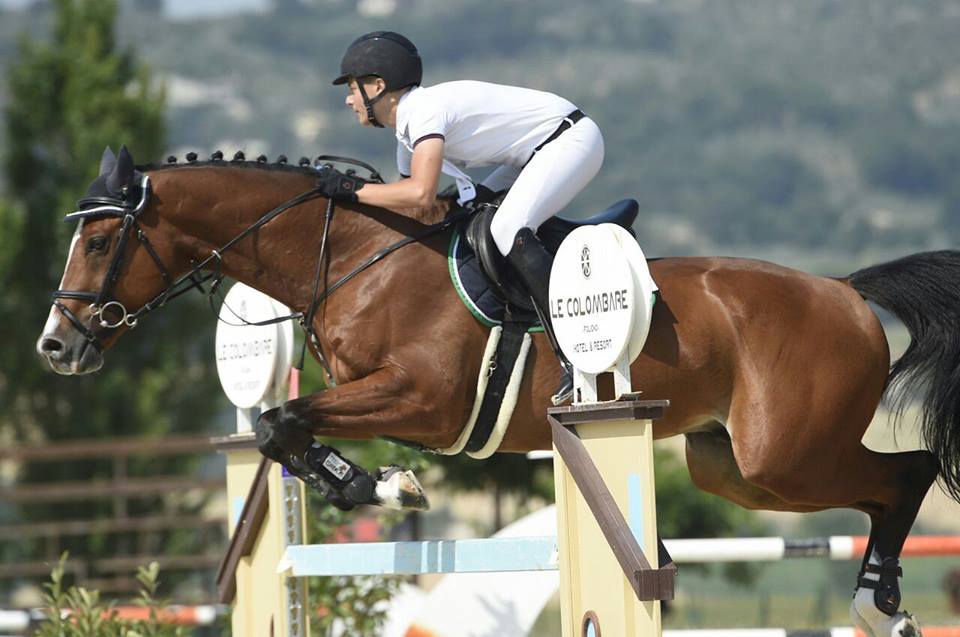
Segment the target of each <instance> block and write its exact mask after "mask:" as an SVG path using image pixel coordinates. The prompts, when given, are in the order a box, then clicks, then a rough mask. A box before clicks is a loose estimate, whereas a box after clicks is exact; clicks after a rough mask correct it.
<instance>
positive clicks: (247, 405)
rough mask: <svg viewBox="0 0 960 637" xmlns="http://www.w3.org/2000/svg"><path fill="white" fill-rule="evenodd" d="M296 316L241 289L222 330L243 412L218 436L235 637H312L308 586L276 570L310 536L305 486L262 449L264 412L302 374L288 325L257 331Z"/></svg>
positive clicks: (220, 356) (224, 373)
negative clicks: (259, 428) (229, 431)
mask: <svg viewBox="0 0 960 637" xmlns="http://www.w3.org/2000/svg"><path fill="white" fill-rule="evenodd" d="M286 314H289V310H288V309H287V308H286V307H284V306H283V305H281V304H280V303H278V302H276V301H274V300H273V299H271V298H269V297H267V296H265V295H263V294H261V293H260V292H257V291H256V290H253V289H252V288H249V287H247V286H245V285H242V284H239V283H238V284H236V285H234V286H233V287H232V288H231V289H230V292H229V293H228V294H227V296H226V299H225V300H224V306H223V307H222V308H221V310H220V319H221V321H222V322H220V323H219V325H218V328H217V343H216V351H217V370H218V372H219V374H220V381H221V384H222V385H223V388H224V391H225V393H226V394H227V397H228V398H229V399H230V400H231V402H232V403H233V404H234V405H235V406H236V408H237V432H236V433H235V434H233V435H230V436H227V437H224V438H215V439H214V441H213V442H214V445H215V446H216V448H217V450H218V451H219V452H221V453H223V454H224V455H225V456H226V458H227V501H228V504H229V507H228V510H229V519H228V532H229V536H230V547H229V549H228V551H227V554H226V555H225V557H224V559H223V562H221V565H220V569H219V572H218V575H217V586H218V597H219V601H220V602H221V603H231V604H232V613H231V627H232V633H231V634H232V635H233V636H234V637H263V636H264V635H277V636H280V635H283V636H284V637H306V636H307V635H308V634H309V625H308V618H307V613H306V605H307V599H306V582H305V580H298V579H293V578H286V577H282V576H280V575H279V574H278V573H277V563H278V562H279V561H280V559H281V557H282V555H283V553H284V551H285V550H286V548H287V546H290V545H292V544H302V543H303V541H304V539H305V519H306V516H305V510H304V506H305V497H304V490H303V483H302V482H300V480H298V479H297V478H295V477H292V476H288V475H285V473H284V471H283V467H282V466H281V465H279V464H276V463H274V462H272V461H270V460H268V459H267V458H264V457H263V456H262V455H261V454H260V452H259V450H258V449H257V445H256V440H255V438H254V433H253V423H254V422H255V418H256V415H257V409H259V411H260V412H261V413H262V412H263V411H265V410H268V409H272V408H274V407H277V406H279V405H280V404H282V402H283V401H284V400H286V399H293V398H296V397H297V395H298V391H299V376H298V374H297V370H292V369H291V368H290V363H291V360H292V357H293V328H292V326H291V325H290V323H289V322H285V323H279V324H275V325H264V326H250V325H245V324H244V321H247V322H257V321H263V320H268V319H272V318H276V317H280V316H284V315H286Z"/></svg>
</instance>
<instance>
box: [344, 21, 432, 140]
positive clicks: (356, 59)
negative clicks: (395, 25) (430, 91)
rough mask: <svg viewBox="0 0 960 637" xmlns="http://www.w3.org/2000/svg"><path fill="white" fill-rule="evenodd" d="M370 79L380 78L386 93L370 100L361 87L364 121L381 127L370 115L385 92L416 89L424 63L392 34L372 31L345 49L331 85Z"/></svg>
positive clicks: (404, 41) (409, 44)
mask: <svg viewBox="0 0 960 637" xmlns="http://www.w3.org/2000/svg"><path fill="white" fill-rule="evenodd" d="M370 75H375V76H377V77H379V78H382V79H383V81H384V83H385V84H386V90H385V91H384V92H383V93H381V94H380V95H377V96H375V97H373V98H369V97H367V93H366V91H365V90H364V88H363V85H362V84H361V85H360V95H361V97H362V98H363V104H364V106H366V108H367V118H368V119H369V120H370V122H371V123H372V124H373V125H374V126H380V127H382V126H383V125H382V124H380V122H378V121H377V119H376V117H374V115H373V105H374V104H375V103H376V102H377V101H378V100H379V99H380V98H381V97H382V96H383V95H384V94H385V93H386V92H387V91H395V90H397V89H401V88H406V87H408V86H414V85H419V84H420V81H421V80H422V78H423V62H422V61H421V60H420V54H419V53H418V52H417V47H415V46H414V45H413V42H411V41H410V40H408V39H407V38H405V37H403V36H402V35H400V34H399V33H394V32H393V31H373V32H372V33H367V34H365V35H361V36H360V37H359V38H357V39H356V40H354V41H353V43H352V44H351V45H350V46H349V47H347V52H346V53H344V55H343V61H341V62H340V75H339V76H338V77H337V78H336V79H335V80H333V83H334V84H346V83H347V82H348V81H349V80H350V78H354V79H360V78H363V77H367V76H370Z"/></svg>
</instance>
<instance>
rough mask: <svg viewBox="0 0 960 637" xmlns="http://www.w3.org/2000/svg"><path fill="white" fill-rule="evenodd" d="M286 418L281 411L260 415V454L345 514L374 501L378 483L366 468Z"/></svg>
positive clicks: (258, 433)
mask: <svg viewBox="0 0 960 637" xmlns="http://www.w3.org/2000/svg"><path fill="white" fill-rule="evenodd" d="M283 418H284V417H283V412H282V408H281V409H279V410H278V409H272V410H270V411H268V412H265V413H263V414H261V416H260V419H259V420H258V422H257V429H256V437H257V447H258V448H259V449H260V453H262V454H263V455H264V456H266V457H267V458H270V459H271V460H273V461H275V462H279V463H280V464H282V465H283V466H284V467H285V468H286V469H287V471H289V472H290V473H291V474H292V475H294V476H296V477H297V478H299V479H301V480H303V482H304V483H306V484H307V485H309V486H310V487H312V488H314V489H316V490H317V491H318V492H319V493H320V494H321V495H323V497H324V498H326V499H327V500H328V501H329V502H330V504H332V505H333V506H335V507H337V508H338V509H340V510H342V511H350V510H352V509H354V508H355V507H356V506H357V505H358V504H367V503H372V502H373V494H374V489H375V487H376V481H375V480H374V479H373V477H372V476H371V475H370V474H369V473H367V471H366V470H365V469H363V467H360V466H358V465H356V464H354V463H352V462H350V461H349V460H347V459H345V458H343V457H342V456H340V454H339V453H338V452H337V451H336V450H335V449H332V448H331V447H326V446H324V445H320V444H319V443H316V442H315V441H314V439H313V436H312V435H311V434H310V433H308V432H307V431H305V430H304V429H303V428H301V427H297V426H293V425H291V424H289V423H284V422H283Z"/></svg>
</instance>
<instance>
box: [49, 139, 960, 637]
mask: <svg viewBox="0 0 960 637" xmlns="http://www.w3.org/2000/svg"><path fill="white" fill-rule="evenodd" d="M315 182H316V173H315V171H314V170H313V169H312V168H311V167H309V166H307V167H295V166H287V165H279V164H277V165H267V164H265V163H256V162H246V161H233V162H230V161H222V160H219V161H216V160H215V161H205V162H193V163H190V164H173V165H168V166H160V167H143V168H135V167H134V164H133V160H132V157H130V155H129V153H128V152H126V149H122V150H121V152H120V154H119V156H118V157H115V156H114V155H113V153H112V152H109V149H108V151H107V152H106V153H105V154H104V158H103V160H102V163H101V174H100V176H99V177H98V178H97V180H95V181H94V182H93V184H91V186H90V189H89V191H88V193H87V196H86V197H85V198H84V199H81V201H80V208H81V211H80V212H79V213H77V214H76V216H77V217H79V218H80V219H81V223H80V224H79V226H78V228H77V231H76V234H75V236H74V238H73V242H72V244H71V247H70V252H69V254H68V256H67V264H66V267H65V272H64V275H63V280H62V282H61V285H60V287H61V290H60V291H59V292H57V293H55V299H54V307H53V308H51V313H50V317H49V319H48V321H47V324H46V326H45V327H44V329H43V333H42V335H41V336H40V338H39V340H38V343H37V350H38V352H39V353H40V354H41V355H42V356H43V357H44V358H45V359H46V360H47V361H48V362H49V364H50V365H51V367H52V368H53V369H54V370H55V371H57V372H60V373H64V374H85V373H89V372H94V371H96V370H97V369H99V368H100V366H101V365H102V363H103V352H104V350H106V349H107V348H109V347H110V346H112V345H113V344H114V342H116V340H117V338H118V337H119V336H120V334H121V333H123V332H124V331H126V330H127V329H129V327H130V326H131V325H132V324H135V323H136V321H137V320H138V319H139V318H140V316H142V314H144V313H145V312H146V311H148V310H151V309H154V308H155V307H158V306H159V305H162V304H163V302H165V301H166V300H167V299H168V298H169V297H170V294H169V293H168V292H169V288H170V284H171V279H172V278H176V277H178V276H181V277H190V276H193V277H196V276H198V272H196V271H195V270H197V269H198V268H197V265H196V264H198V263H200V264H203V266H204V268H205V269H208V270H215V271H219V272H222V273H223V274H226V275H228V276H230V277H231V278H234V279H236V280H239V281H242V282H244V283H246V284H248V285H250V286H252V287H254V288H257V289H259V290H260V291H262V292H264V293H266V294H268V295H270V296H271V297H273V298H275V299H277V300H279V301H281V302H283V303H285V304H286V305H287V306H289V307H291V308H295V309H297V310H300V311H301V312H304V313H305V314H307V315H309V317H310V320H309V321H308V323H309V325H308V326H309V327H310V328H312V332H313V334H314V336H315V338H314V340H313V344H312V349H314V350H315V352H317V351H323V352H324V353H325V360H326V361H327V362H328V366H329V369H330V373H331V376H332V380H333V381H334V382H335V385H334V386H333V387H331V388H329V389H326V390H324V391H322V392H319V393H316V394H313V395H310V396H305V397H302V398H298V399H296V400H293V401H290V402H288V403H286V404H284V405H283V406H282V407H280V408H279V409H276V410H272V411H269V412H266V413H265V414H263V416H262V417H261V421H260V423H259V424H258V430H259V431H271V432H274V433H275V434H276V435H277V436H279V438H278V440H279V441H280V444H281V446H285V445H286V446H288V447H289V448H287V447H285V448H284V451H287V452H290V454H293V455H295V454H294V450H295V451H296V453H302V452H303V449H304V448H303V445H304V444H306V442H305V440H309V439H311V438H312V435H314V434H316V435H323V436H332V437H337V438H349V439H371V438H376V437H380V436H389V437H391V438H394V439H400V440H404V441H408V442H410V443H416V444H419V445H423V446H424V447H426V448H443V447H447V446H450V445H451V444H453V442H454V440H455V439H456V438H457V437H458V435H459V434H460V428H461V426H462V423H464V422H465V421H466V419H467V416H468V414H469V412H470V409H471V406H472V404H473V399H474V393H475V391H476V374H477V373H478V369H479V367H480V365H481V356H482V352H483V349H484V344H485V343H486V340H487V336H488V328H487V327H485V326H484V325H482V324H481V323H479V322H478V321H477V320H476V319H475V318H474V317H473V316H472V315H471V314H470V312H469V311H468V310H467V309H466V307H465V306H464V305H463V304H462V303H461V301H460V299H459V298H458V296H457V293H456V292H455V291H454V289H453V287H452V286H451V283H450V280H449V276H448V271H447V267H448V266H447V245H448V243H449V240H450V237H451V235H450V233H451V232H453V229H452V228H446V229H444V230H443V231H441V232H438V233H434V234H432V235H430V236H425V237H424V236H423V235H424V233H425V229H428V228H430V227H433V224H437V223H439V222H441V221H442V220H443V219H444V218H445V216H446V215H447V213H448V212H449V210H450V207H451V202H450V201H448V200H445V199H438V200H437V203H436V205H435V206H433V207H431V208H429V209H423V210H404V211H393V210H386V209H382V208H375V207H370V206H365V205H362V204H345V205H338V206H337V207H336V209H337V212H336V215H335V216H326V215H325V211H327V212H331V211H332V210H333V208H332V207H329V206H328V204H329V203H330V202H328V200H327V199H326V198H324V197H323V196H322V193H318V192H316V189H315V188H314V186H315ZM304 193H312V194H311V195H310V196H304ZM148 195H149V196H148ZM284 202H286V204H284ZM291 202H292V203H291ZM284 205H286V208H284ZM281 209H282V214H280V213H276V214H275V215H274V216H273V217H272V218H271V219H270V220H269V222H263V219H264V212H265V211H270V210H274V211H276V210H281ZM134 212H135V213H136V214H134ZM258 220H260V221H261V222H262V223H261V224H260V225H259V226H256V225H255V224H256V223H257V221H258ZM251 227H254V228H253V230H251ZM245 231H246V233H245ZM411 237H414V238H416V237H419V239H418V240H409V238H411ZM405 239H406V240H408V243H407V244H406V245H404V246H403V247H402V248H400V249H397V250H396V251H394V252H393V253H391V254H390V255H389V256H387V257H385V258H383V259H382V260H380V261H378V262H376V263H374V264H373V265H371V266H370V267H369V268H367V269H365V270H363V271H362V272H360V273H359V274H358V275H357V276H355V277H354V278H352V279H351V280H349V281H348V282H347V283H346V284H345V285H343V286H342V287H341V289H339V290H338V291H337V292H336V293H334V294H330V295H329V296H328V297H327V298H325V299H324V301H323V303H322V304H320V305H319V308H318V309H317V311H316V312H315V313H313V312H310V308H311V306H313V305H314V300H315V299H316V298H317V297H316V293H315V286H316V285H318V284H319V283H320V280H319V278H315V277H314V274H313V273H314V272H315V271H318V269H317V268H318V259H319V256H318V255H319V254H320V253H321V249H320V246H321V243H324V244H325V250H326V257H327V261H328V262H327V264H326V267H327V269H328V270H329V276H330V277H331V278H340V277H342V276H343V275H345V274H346V273H349V272H351V271H352V270H355V269H356V268H357V267H358V265H360V264H363V263H364V262H365V261H367V260H369V259H370V257H371V255H375V254H377V253H378V251H381V250H383V249H384V248H386V247H387V246H390V245H394V244H395V243H396V242H398V241H404V240H405ZM225 245H228V246H229V248H230V249H229V250H225V249H223V246H225ZM650 269H651V273H652V275H653V278H654V279H655V280H656V282H657V284H658V285H659V288H660V298H659V300H658V302H657V304H656V306H655V309H654V314H653V323H652V326H651V329H650V335H649V338H648V340H647V343H646V346H645V347H644V349H643V351H642V353H641V354H640V356H639V357H638V358H637V360H636V361H635V362H634V363H633V365H632V375H633V378H634V379H641V380H640V381H639V382H640V383H642V387H641V389H642V390H643V391H644V393H645V395H646V396H649V397H651V398H658V399H659V398H665V399H669V400H670V404H671V407H670V409H668V410H667V413H666V415H665V417H664V418H663V419H661V420H658V421H656V423H655V425H654V432H655V437H656V438H658V439H661V438H666V437H668V436H675V435H678V434H683V435H684V436H685V437H686V460H687V465H688V467H689V471H690V475H691V477H692V479H693V482H694V483H695V484H696V485H697V486H698V487H700V488H701V489H704V490H706V491H708V492H710V493H714V494H716V495H719V496H722V497H725V498H727V499H729V500H732V501H733V502H736V503H737V504H740V505H742V506H744V507H747V508H750V509H769V510H776V511H800V512H806V511H820V510H823V509H829V508H835V507H848V508H852V509H856V510H859V511H862V512H865V513H867V514H868V515H869V517H870V520H871V531H870V541H869V545H868V548H867V551H866V554H865V555H864V559H863V563H862V566H861V569H860V573H859V575H858V577H857V586H856V588H855V593H854V600H853V603H852V604H851V617H852V619H853V620H854V621H855V622H856V623H857V624H858V625H859V626H860V627H861V628H863V629H864V630H865V631H866V632H867V633H868V634H870V635H873V636H874V637H881V636H884V637H885V636H887V635H910V634H918V631H919V629H918V627H917V624H916V622H915V621H914V620H913V619H912V617H911V616H910V615H909V614H908V613H905V612H903V611H901V610H900V609H899V606H900V590H899V584H898V577H899V576H900V569H899V566H898V557H899V555H900V552H901V548H902V545H903V543H904V540H905V539H906V537H907V534H908V533H909V531H910V528H911V526H912V524H913V521H914V518H915V516H916V514H917V510H918V508H919V506H920V503H921V501H922V500H923V498H924V495H925V493H926V492H927V490H928V488H929V487H930V486H931V484H932V483H933V482H934V481H935V480H936V479H937V478H938V477H939V478H940V479H941V481H942V483H943V485H944V488H945V489H946V491H947V492H948V493H949V494H950V495H951V496H952V497H953V498H954V499H957V500H960V400H958V398H960V392H958V388H960V286H958V281H960V252H957V251H940V252H931V253H921V254H915V255H911V256H908V257H905V258H901V259H899V260H896V261H892V262H890V263H885V264H882V265H876V266H873V267H869V268H866V269H862V270H860V271H858V272H855V273H853V274H851V275H849V276H846V277H841V278H826V277H821V276H814V275H811V274H806V273H803V272H798V271H796V270H792V269H789V268H786V267H781V266H778V265H774V264H772V263H767V262H762V261H756V260H750V259H741V258H719V257H704V258H662V259H656V260H653V261H651V263H650ZM324 282H326V277H324ZM98 290H99V291H98ZM868 300H869V301H872V302H874V303H875V304H877V305H879V306H880V307H883V308H885V309H887V310H889V311H890V312H891V313H893V314H894V315H895V316H897V317H899V319H900V320H902V321H903V323H904V324H905V325H906V327H907V328H908V330H909V332H910V334H911V337H912V340H911V344H910V346H909V348H908V349H907V351H906V353H905V354H904V355H903V356H902V357H901V358H900V359H899V360H898V361H897V362H896V363H895V364H894V365H893V367H892V368H891V367H890V353H889V350H888V345H887V341H886V338H885V336H884V332H883V329H882V327H881V322H880V320H879V319H878V317H877V315H876V314H875V313H874V312H873V311H872V310H871V308H870V306H869V305H868V304H867V302H866V301H868ZM127 308H141V310H138V311H133V310H132V309H131V310H127ZM317 348H319V350H318V349H317ZM532 350H533V353H532V356H531V358H530V362H529V364H528V366H527V372H526V374H525V377H524V379H523V385H522V389H521V392H520V397H519V399H518V402H517V406H516V411H515V412H514V417H513V420H512V426H511V427H510V428H509V430H508V432H507V434H506V436H505V438H504V440H503V443H502V446H501V451H507V452H525V451H530V450H534V449H548V448H550V446H551V437H550V430H549V427H548V425H547V421H546V418H545V410H546V408H547V407H548V405H549V398H550V394H551V390H552V389H553V388H554V387H556V385H557V382H558V380H559V366H558V365H557V361H556V359H555V357H554V354H553V353H552V351H551V350H550V347H549V345H548V343H547V342H546V339H545V337H544V336H543V335H535V336H534V339H533V348H532ZM885 392H887V393H888V394H889V396H888V398H892V399H894V400H897V399H900V400H903V399H905V398H906V397H908V396H909V395H911V392H919V395H920V396H921V397H922V399H923V414H924V415H923V434H924V442H925V445H926V446H927V447H928V448H929V451H927V450H919V451H909V452H901V453H877V452H874V451H871V450H869V449H867V448H866V447H865V446H864V445H863V443H862V442H861V439H862V437H863V434H864V431H865V430H866V428H867V426H868V424H869V423H870V421H871V418H872V417H873V415H874V412H875V411H876V409H877V407H878V404H879V403H880V400H881V398H882V397H883V396H884V393H885ZM286 459H287V460H289V459H290V455H288V456H287V457H286Z"/></svg>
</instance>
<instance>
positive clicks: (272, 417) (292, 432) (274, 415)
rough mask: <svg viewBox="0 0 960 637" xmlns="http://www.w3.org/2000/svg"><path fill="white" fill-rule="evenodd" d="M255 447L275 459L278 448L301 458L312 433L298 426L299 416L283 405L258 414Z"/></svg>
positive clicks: (310, 440)
mask: <svg viewBox="0 0 960 637" xmlns="http://www.w3.org/2000/svg"><path fill="white" fill-rule="evenodd" d="M256 439H257V447H258V448H259V449H260V453H262V454H263V455H265V456H267V457H268V458H272V459H274V460H277V458H276V457H275V456H276V455H277V452H278V449H279V450H282V451H284V452H286V453H290V454H293V455H294V456H296V457H298V458H302V457H303V456H304V454H305V453H306V452H307V449H309V448H310V445H312V444H313V434H311V433H310V431H309V430H308V429H306V428H304V427H302V426H300V421H299V418H297V417H296V416H294V415H293V414H292V413H291V411H290V410H289V409H286V408H285V406H281V407H276V408H274V409H270V410H268V411H265V412H263V413H261V414H260V417H259V418H258V419H257V426H256Z"/></svg>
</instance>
